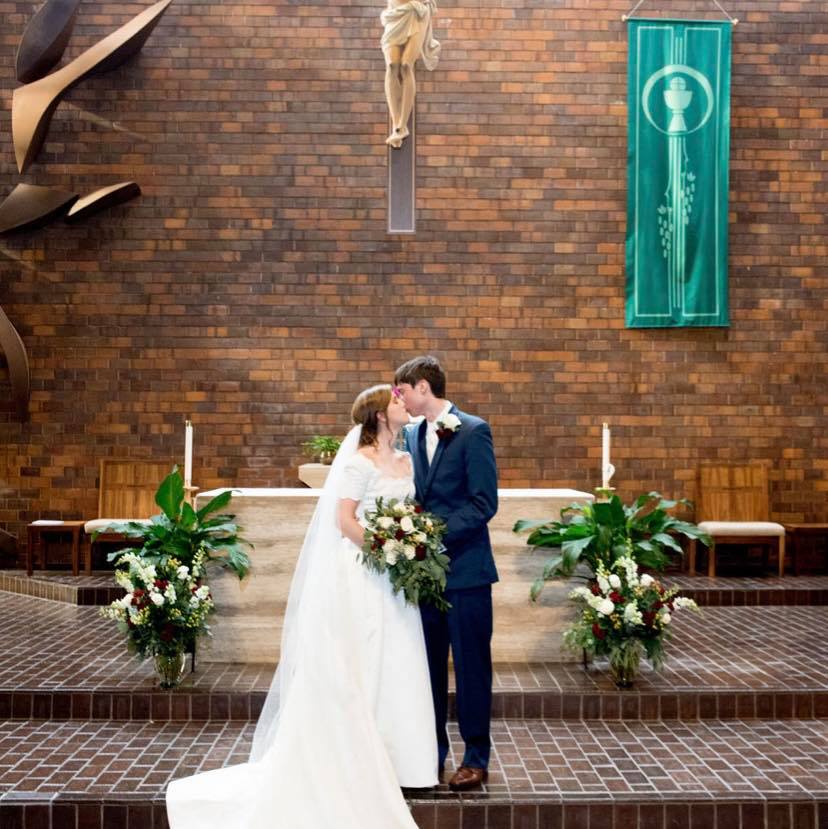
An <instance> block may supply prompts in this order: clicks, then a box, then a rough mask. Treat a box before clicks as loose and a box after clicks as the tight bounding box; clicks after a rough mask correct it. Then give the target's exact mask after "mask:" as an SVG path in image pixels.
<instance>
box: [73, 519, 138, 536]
mask: <svg viewBox="0 0 828 829" xmlns="http://www.w3.org/2000/svg"><path fill="white" fill-rule="evenodd" d="M127 521H134V522H135V523H136V524H151V523H152V521H151V520H150V519H149V518H93V519H92V520H91V521H87V522H86V523H85V524H84V525H83V531H84V532H85V533H86V534H87V535H92V533H96V532H98V531H99V530H103V529H105V528H106V527H108V526H109V525H110V524H124V523H126V522H127Z"/></svg>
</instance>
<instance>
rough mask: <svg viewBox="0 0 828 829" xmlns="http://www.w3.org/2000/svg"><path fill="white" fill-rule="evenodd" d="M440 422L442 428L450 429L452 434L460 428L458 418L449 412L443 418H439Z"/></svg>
mask: <svg viewBox="0 0 828 829" xmlns="http://www.w3.org/2000/svg"><path fill="white" fill-rule="evenodd" d="M440 422H441V423H442V424H443V426H444V428H446V429H450V430H451V431H452V432H455V431H457V429H459V428H460V418H459V417H457V415H455V414H451V413H450V412H449V414H447V415H446V416H445V417H443V418H441V419H440Z"/></svg>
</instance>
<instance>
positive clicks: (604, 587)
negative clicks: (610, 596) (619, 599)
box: [598, 576, 610, 593]
mask: <svg viewBox="0 0 828 829" xmlns="http://www.w3.org/2000/svg"><path fill="white" fill-rule="evenodd" d="M598 587H599V588H600V590H601V592H602V593H609V589H610V586H609V582H608V581H607V580H606V579H605V578H604V577H603V576H598Z"/></svg>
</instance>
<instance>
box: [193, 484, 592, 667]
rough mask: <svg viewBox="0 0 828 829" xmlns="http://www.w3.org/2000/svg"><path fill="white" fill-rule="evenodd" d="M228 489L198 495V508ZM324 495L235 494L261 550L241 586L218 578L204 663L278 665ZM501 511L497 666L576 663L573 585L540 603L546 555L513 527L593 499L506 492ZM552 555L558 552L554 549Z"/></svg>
mask: <svg viewBox="0 0 828 829" xmlns="http://www.w3.org/2000/svg"><path fill="white" fill-rule="evenodd" d="M222 491H223V490H221V489H217V490H213V491H212V492H203V493H199V495H198V496H197V498H196V506H197V508H201V507H203V506H204V505H205V504H206V503H207V501H208V500H210V499H211V498H213V497H215V496H216V495H218V494H219V493H220V492H222ZM319 493H320V490H316V489H298V488H297V489H246V488H241V489H235V490H234V491H233V498H232V500H231V501H230V505H229V506H228V508H227V511H228V512H230V513H233V514H234V515H235V516H236V520H237V521H238V523H239V525H240V526H241V527H243V532H242V534H243V536H244V537H245V538H247V539H248V540H249V541H250V542H252V543H253V545H254V550H253V551H252V552H251V556H250V557H251V561H252V565H253V566H252V568H251V570H250V575H249V576H248V577H247V578H246V579H245V580H244V582H241V583H239V580H238V578H237V577H236V576H234V575H232V574H229V573H221V574H215V575H214V576H213V577H212V579H211V585H212V588H213V594H214V597H215V600H216V606H217V608H218V610H217V612H216V614H215V615H214V616H213V619H212V623H211V624H212V629H213V637H212V639H205V640H202V643H201V644H200V646H199V658H200V659H203V660H205V661H208V662H248V663H262V662H264V663H273V664H275V663H276V662H277V661H278V658H279V645H280V641H281V633H282V626H281V620H282V617H283V615H284V611H285V604H286V602H287V596H288V590H289V588H290V581H291V577H292V575H293V569H294V566H295V562H296V557H297V556H298V554H299V550H300V548H301V546H302V540H303V538H304V535H305V528H306V527H307V525H308V522H309V521H310V518H311V515H312V514H313V510H314V507H315V506H316V500H317V498H318V497H319ZM498 498H499V509H498V512H497V515H496V516H495V517H494V518H493V519H492V521H491V522H490V524H489V530H490V532H491V536H492V545H493V547H494V551H495V559H496V561H497V567H498V571H499V573H500V582H498V583H497V584H495V585H494V586H493V589H492V595H493V599H494V637H493V639H492V656H493V658H494V660H495V661H497V662H511V661H516V662H539V661H551V662H555V661H575V659H576V657H575V656H573V655H572V654H569V653H567V652H565V651H562V650H561V637H560V633H561V630H562V629H563V627H564V626H565V623H566V621H567V620H568V618H569V616H570V612H571V611H570V608H569V605H568V603H567V601H566V595H567V593H568V591H569V590H570V589H571V585H568V584H556V583H550V584H548V585H547V587H546V589H545V590H544V592H543V594H542V596H541V599H540V601H539V602H538V603H537V604H535V605H533V604H531V603H530V601H529V587H530V585H531V584H532V581H533V580H534V579H535V578H536V577H537V576H538V575H539V574H540V572H541V570H542V567H543V562H544V561H545V558H546V553H547V552H548V551H546V550H534V549H533V548H530V547H527V545H526V535H516V534H515V533H513V532H512V527H513V526H514V523H515V521H517V519H518V518H530V519H534V518H538V519H546V518H548V519H552V518H558V517H559V516H560V511H561V509H563V508H564V507H566V506H568V505H569V504H571V503H572V502H574V501H578V502H584V501H592V500H593V496H592V495H591V494H589V493H586V492H578V491H577V490H572V489H501V490H499V491H498ZM549 552H551V551H549Z"/></svg>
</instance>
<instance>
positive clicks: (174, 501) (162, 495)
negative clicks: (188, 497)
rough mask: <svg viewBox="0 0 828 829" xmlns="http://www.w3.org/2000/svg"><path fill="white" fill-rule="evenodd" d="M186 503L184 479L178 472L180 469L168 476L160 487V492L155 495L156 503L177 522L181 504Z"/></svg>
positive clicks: (171, 519)
mask: <svg viewBox="0 0 828 829" xmlns="http://www.w3.org/2000/svg"><path fill="white" fill-rule="evenodd" d="M183 501H184V479H183V478H182V477H181V473H180V472H179V471H178V467H176V468H175V469H173V471H172V472H171V473H170V474H169V475H167V477H166V478H164V480H163V481H162V482H161V486H159V487H158V492H156V493H155V503H156V504H158V506H159V507H161V509H162V510H163V512H164V515H166V516H167V518H169V519H170V521H175V520H176V519H177V518H178V516H179V514H180V512H181V504H182V503H183Z"/></svg>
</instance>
